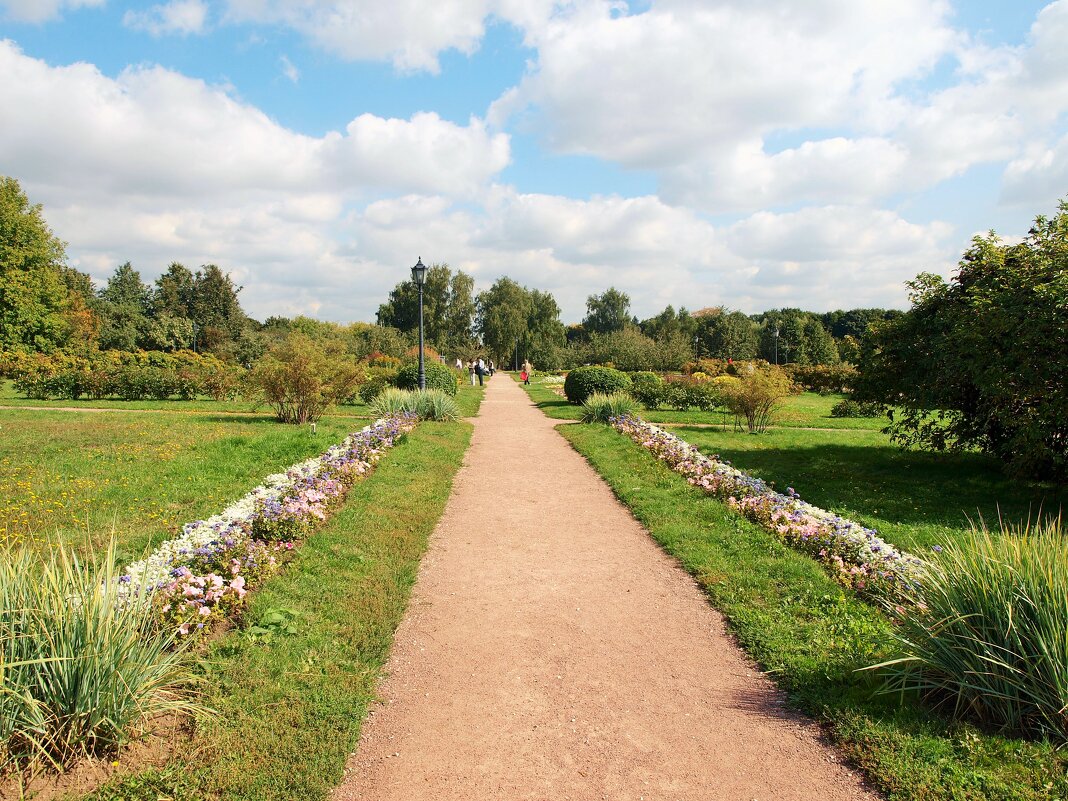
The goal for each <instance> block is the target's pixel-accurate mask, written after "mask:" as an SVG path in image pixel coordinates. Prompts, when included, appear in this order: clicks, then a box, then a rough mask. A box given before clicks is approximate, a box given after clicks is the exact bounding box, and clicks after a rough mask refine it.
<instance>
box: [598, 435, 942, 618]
mask: <svg viewBox="0 0 1068 801" xmlns="http://www.w3.org/2000/svg"><path fill="white" fill-rule="evenodd" d="M610 425H611V426H612V427H613V428H615V429H616V430H617V431H619V432H620V433H622V434H624V435H625V436H627V437H629V438H630V439H631V440H633V441H634V442H636V443H637V444H639V445H641V446H642V447H643V448H645V449H646V450H647V451H649V452H650V453H652V454H653V455H654V456H655V457H656V458H657V459H659V460H660V461H662V462H664V463H665V464H667V465H668V466H669V467H670V468H671V469H672V470H674V471H675V472H677V473H681V474H682V475H684V476H685V477H686V480H687V481H688V482H689V483H690V484H692V485H693V486H695V487H699V488H701V489H703V490H704V491H705V492H707V493H708V494H710V495H713V496H715V497H717V498H719V499H720V500H722V501H724V502H725V503H726V504H727V505H728V506H729V507H730V508H731V509H733V510H734V511H735V512H738V513H739V514H741V515H743V516H744V517H747V518H749V519H750V520H752V521H754V522H756V523H758V524H759V525H761V526H762V527H764V528H765V529H767V530H769V531H771V532H772V533H774V534H776V535H778V536H779V537H780V538H781V539H782V540H783V541H784V542H785V543H787V544H788V545H790V546H792V547H794V548H796V549H798V550H800V551H803V552H805V553H807V554H809V555H811V556H814V557H815V558H816V559H818V560H819V561H820V562H821V563H822V564H823V565H824V566H825V567H826V568H827V569H828V571H829V572H830V573H831V575H832V576H833V577H834V578H835V579H836V580H837V581H838V582H839V583H841V584H843V585H845V586H847V587H850V588H852V589H854V590H855V591H857V592H858V593H860V594H861V595H864V596H867V597H870V598H871V599H873V600H876V601H879V602H884V603H890V604H895V605H896V604H898V603H900V602H901V601H902V600H904V598H905V597H906V596H905V593H906V591H908V590H910V589H914V588H915V587H916V586H917V584H918V582H919V580H920V578H921V576H922V574H923V570H922V568H923V564H924V563H923V562H922V561H921V560H920V559H918V558H916V557H915V556H913V555H912V554H909V553H907V552H905V551H900V550H898V549H897V548H895V547H894V546H892V545H890V544H889V543H887V542H885V541H884V540H882V539H880V538H879V535H878V534H877V532H875V531H874V530H873V529H870V528H865V527H864V526H862V525H860V524H859V523H855V522H853V521H852V520H847V519H846V518H843V517H840V516H839V515H836V514H834V513H833V512H828V511H827V510H825V509H820V508H819V507H817V506H813V505H812V504H810V503H806V502H805V501H803V500H801V498H800V497H798V495H797V493H796V492H795V491H794V489H793V487H788V488H787V490H786V493H785V494H784V493H781V492H778V491H776V490H775V489H773V488H772V487H771V486H770V485H768V483H767V482H765V481H763V480H762V479H759V478H755V477H753V476H750V475H748V474H747V473H744V472H743V471H741V470H738V469H737V468H735V467H733V466H731V464H730V463H729V462H725V461H721V460H719V459H718V458H715V457H713V458H710V457H708V456H705V455H704V454H702V453H701V452H700V451H698V450H697V448H695V447H694V446H693V445H691V444H689V443H688V442H685V441H684V440H682V439H680V438H679V437H677V436H675V435H674V434H670V433H668V432H667V431H664V430H663V429H662V428H659V427H657V426H655V425H652V424H651V423H647V422H646V421H644V420H642V419H641V418H638V417H633V416H630V415H624V416H621V417H613V418H612V419H611V420H610Z"/></svg>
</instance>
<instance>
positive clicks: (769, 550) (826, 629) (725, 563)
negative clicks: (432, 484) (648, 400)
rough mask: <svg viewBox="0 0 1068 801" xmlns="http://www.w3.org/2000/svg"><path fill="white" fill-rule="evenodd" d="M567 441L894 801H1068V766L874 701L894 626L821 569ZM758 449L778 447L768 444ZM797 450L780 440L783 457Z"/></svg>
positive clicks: (1015, 743)
mask: <svg viewBox="0 0 1068 801" xmlns="http://www.w3.org/2000/svg"><path fill="white" fill-rule="evenodd" d="M532 394H534V393H532ZM560 430H561V433H562V434H563V435H564V436H565V437H566V438H567V439H568V440H570V441H571V443H572V445H573V446H574V447H575V448H576V449H577V450H578V451H579V452H580V453H581V454H583V456H585V457H586V458H587V459H588V460H589V461H590V463H591V464H592V465H593V467H594V468H595V469H596V470H597V471H598V472H599V473H600V474H601V475H602V476H604V477H605V479H606V480H607V481H608V483H609V484H610V485H611V486H612V488H613V490H614V491H615V493H616V495H617V496H618V497H619V498H620V499H621V500H622V501H623V502H624V503H626V504H627V505H628V506H629V507H630V508H631V509H632V510H633V512H634V514H635V516H636V517H637V518H638V520H640V521H641V522H642V523H643V524H644V525H645V526H646V527H647V528H648V529H649V531H650V532H651V533H652V535H653V537H654V538H656V540H657V541H658V542H659V543H660V544H661V545H662V546H663V547H664V548H665V550H667V551H668V552H669V553H671V554H672V555H674V556H675V557H676V558H677V559H678V560H679V561H680V563H681V564H682V565H683V566H684V567H685V568H686V569H687V570H688V571H689V572H690V573H691V574H692V575H693V576H694V577H695V578H696V580H697V581H698V582H699V583H700V585H701V586H702V587H703V588H704V590H705V591H706V592H707V593H708V595H709V597H710V599H711V601H712V603H713V605H714V606H716V608H718V609H719V610H721V611H722V612H723V613H724V614H725V615H726V617H727V619H728V621H729V623H730V625H731V627H732V629H733V630H734V632H735V633H736V635H737V637H738V640H739V642H740V644H741V645H742V647H744V648H745V649H746V651H748V653H749V654H750V655H751V656H752V657H753V658H754V659H756V660H757V661H758V662H759V663H760V664H761V665H762V666H763V667H764V668H765V669H766V670H768V671H769V672H770V674H771V675H772V676H773V677H774V678H775V680H776V681H777V682H779V684H780V685H781V686H782V687H783V688H784V689H785V690H786V691H787V692H788V693H789V696H790V698H791V701H792V703H793V704H794V705H795V706H797V707H798V708H799V709H802V710H804V711H805V712H807V713H808V714H810V715H813V716H814V717H815V718H816V719H818V720H820V721H821V722H822V723H823V724H824V726H825V727H826V729H827V731H828V732H829V733H830V735H831V737H832V738H833V739H834V740H835V741H836V742H837V743H838V745H839V746H840V747H841V748H842V749H843V750H844V751H845V753H846V754H847V755H848V756H849V757H850V758H851V759H852V760H853V761H854V762H855V763H856V764H857V765H858V766H859V767H860V768H861V769H862V770H863V771H864V772H865V774H866V775H867V776H868V778H869V779H870V781H871V782H872V783H873V784H874V785H875V786H877V787H878V788H879V789H880V790H882V791H883V792H884V793H886V794H887V796H888V797H889V798H890V799H891V800H892V801H935V800H936V799H937V800H938V801H950V800H952V801H1010V799H1011V800H1012V801H1039V800H1040V799H1042V800H1043V801H1053V799H1062V800H1063V799H1068V754H1066V753H1063V752H1060V753H1058V752H1057V751H1056V750H1055V749H1054V748H1053V747H1052V746H1050V745H1048V744H1046V743H1042V742H1032V741H1028V740H1022V739H1016V738H1012V737H1003V736H999V735H997V734H994V733H987V732H982V731H979V730H977V729H976V728H974V727H972V726H968V725H964V724H954V723H951V722H949V721H947V720H945V719H943V718H941V717H940V716H939V715H938V714H937V713H935V712H933V711H931V710H929V709H925V708H924V707H923V706H921V705H920V704H919V703H917V701H916V699H914V698H906V699H903V700H904V702H903V703H899V702H898V699H897V698H896V697H894V698H888V697H885V696H880V695H877V694H876V692H875V690H876V685H875V684H874V682H873V679H872V677H871V675H870V674H868V673H857V672H855V671H856V670H857V669H858V668H862V667H865V666H867V665H871V664H874V663H876V662H878V661H880V660H881V659H883V658H884V657H886V656H887V655H889V653H890V651H889V648H890V645H889V632H890V623H889V620H888V619H887V618H886V617H885V616H884V615H883V614H882V613H881V612H880V611H878V610H877V609H875V608H874V607H871V606H869V605H867V604H865V603H863V602H861V601H860V600H858V599H857V598H856V597H855V596H854V595H853V594H852V593H847V592H844V591H843V590H842V589H841V588H840V587H839V586H838V585H837V584H835V583H834V582H833V581H832V580H831V579H830V578H829V577H828V576H827V574H826V573H824V571H823V570H822V568H821V567H820V566H819V565H818V564H817V563H816V562H815V561H813V560H811V559H809V558H808V557H806V556H804V555H802V554H799V553H796V552H794V551H792V550H789V549H788V548H786V547H785V546H784V545H783V544H782V543H781V542H780V541H779V540H778V539H777V538H776V537H774V536H773V535H771V534H769V533H768V532H766V531H764V530H763V529H761V528H759V527H757V526H755V525H753V524H751V523H749V522H748V521H746V520H744V519H743V518H741V517H739V516H738V515H735V514H734V513H732V512H731V511H730V510H729V509H727V507H726V506H724V505H723V504H721V503H719V502H717V501H715V500H713V499H711V498H709V497H708V496H707V495H705V494H704V493H703V492H700V491H698V490H696V489H694V488H692V487H690V486H689V485H688V484H687V483H686V482H685V480H684V479H683V478H682V477H680V476H678V475H677V474H675V473H673V472H671V471H670V470H669V469H668V468H666V467H665V466H664V465H662V464H660V463H659V462H657V461H656V460H655V459H654V458H653V457H652V456H650V455H649V454H648V453H646V452H645V451H644V450H642V449H641V448H640V447H639V446H637V445H636V444H634V443H632V442H631V441H629V440H627V439H625V438H624V437H622V436H621V435H619V434H617V433H616V432H615V431H613V430H611V429H609V428H608V427H606V426H593V425H578V426H563V427H562V428H561V429H560ZM686 433H687V436H689V435H690V434H691V433H692V432H686ZM701 433H702V435H703V434H704V433H705V432H704V431H702V432H701ZM781 433H782V435H783V437H786V436H787V435H790V436H794V437H798V436H800V435H801V433H802V432H781ZM807 433H811V432H807ZM746 436H748V435H743V436H742V437H741V439H743V441H744V440H745V437H746ZM832 436H834V437H837V438H838V439H839V440H842V441H846V442H851V441H852V440H851V439H847V437H849V438H853V437H857V436H865V437H866V436H868V435H867V434H863V432H861V433H860V434H854V433H848V434H847V433H846V432H842V433H839V434H835V435H832ZM752 439H753V440H757V441H769V442H770V441H771V440H770V435H769V436H768V437H765V438H756V437H754V438H752ZM789 441H790V440H787V439H780V440H779V442H780V443H781V446H782V447H783V448H789V447H790V446H789V445H788V444H787V443H788V442H789ZM793 441H794V442H797V440H793ZM801 441H802V442H804V441H807V440H805V439H804V438H803V437H802V439H801ZM846 447H850V446H848V445H847V446H846ZM721 451H722V449H721ZM786 453H789V451H788V450H787V451H786ZM800 458H801V459H802V460H803V458H804V456H803V455H802V457H800ZM869 458H870V459H871V460H872V461H873V463H874V462H875V461H877V458H876V457H874V456H871V457H869ZM988 467H989V466H988ZM952 474H953V471H952V470H949V471H947V473H946V475H952ZM815 478H816V476H815V475H813V479H815ZM791 480H793V479H791ZM984 480H992V479H989V477H988V479H984ZM798 489H799V491H801V493H802V496H803V497H806V498H809V495H810V494H811V493H809V494H806V493H805V491H804V489H802V488H801V487H799V488H798ZM893 491H894V490H893V489H888V490H887V492H888V493H892V492H893ZM942 491H943V492H945V488H943V489H942ZM932 492H934V491H932ZM810 499H811V500H813V501H815V502H818V499H817V498H814V497H813V498H810ZM956 503H957V502H956V501H955V500H954V501H950V502H949V503H948V504H947V503H946V502H943V503H942V504H939V506H938V508H939V509H940V510H943V511H944V510H945V509H946V508H947V507H953V506H955V505H956ZM918 505H919V504H917V506H918ZM878 508H880V509H882V507H878ZM917 536H918V535H917Z"/></svg>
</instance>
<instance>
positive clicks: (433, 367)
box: [396, 361, 460, 395]
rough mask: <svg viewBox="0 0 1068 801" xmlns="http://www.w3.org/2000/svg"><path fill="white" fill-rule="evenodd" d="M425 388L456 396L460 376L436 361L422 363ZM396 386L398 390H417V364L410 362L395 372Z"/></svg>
mask: <svg viewBox="0 0 1068 801" xmlns="http://www.w3.org/2000/svg"><path fill="white" fill-rule="evenodd" d="M424 372H425V373H426V388H427V389H440V390H441V391H442V392H445V393H446V394H448V395H456V386H457V382H458V381H459V376H460V374H459V373H457V372H456V370H454V369H453V368H451V367H449V366H448V365H445V364H442V363H441V362H437V361H433V362H432V361H427V362H424ZM396 384H397V386H398V387H399V388H400V389H419V364H418V363H417V362H411V363H410V364H406V365H404V367H402V368H401V369H400V370H399V371H398V372H397V381H396Z"/></svg>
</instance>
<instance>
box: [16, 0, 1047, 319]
mask: <svg viewBox="0 0 1068 801" xmlns="http://www.w3.org/2000/svg"><path fill="white" fill-rule="evenodd" d="M1066 42H1068V0H1058V1H1057V2H1052V3H1045V2H1029V1H1028V0H1013V1H1012V2H1009V1H1008V0H860V1H859V2H858V0H805V2H797V0H639V1H636V2H631V3H628V2H619V1H618V0H609V1H606V0H573V1H569V0H559V1H557V0H433V2H430V1H429V0H391V1H390V2H382V0H163V1H162V2H158V3H153V2H122V1H120V0H0V174H2V175H8V176H11V177H14V178H16V179H18V180H19V182H20V183H21V185H22V187H23V189H24V190H25V191H26V193H27V194H28V195H29V197H30V199H31V201H32V202H34V203H41V204H43V207H44V214H45V218H46V219H47V221H48V223H49V225H50V226H51V227H52V229H53V230H54V231H55V232H56V234H57V235H59V236H60V238H62V239H63V240H65V241H66V242H67V243H68V247H67V254H68V258H69V262H70V264H72V265H73V266H75V267H77V268H78V269H80V270H83V271H85V272H87V273H89V274H90V275H91V276H92V277H93V279H94V280H95V281H96V282H97V283H98V284H102V283H103V282H104V281H106V279H107V277H108V276H109V275H110V274H111V273H112V272H113V271H114V269H115V267H117V266H118V265H119V264H122V263H123V262H125V261H130V262H131V263H132V264H133V265H134V267H135V268H137V269H138V270H139V271H140V273H141V275H142V277H143V278H144V279H145V280H147V281H151V280H154V279H155V278H156V277H157V276H158V275H160V274H161V273H162V272H163V271H164V270H165V269H166V268H167V266H168V265H169V264H170V263H171V262H174V261H178V262H181V263H183V264H185V265H186V266H187V267H190V268H192V269H196V268H197V267H199V266H200V265H202V264H207V263H213V264H217V265H219V266H220V267H221V268H222V269H223V270H224V271H226V272H228V273H230V275H231V276H232V277H233V279H234V281H235V283H237V284H239V285H241V286H243V287H244V289H243V290H242V292H241V295H240V299H241V301H242V305H243V306H244V308H245V310H246V312H247V313H249V314H250V315H251V316H253V317H255V318H257V319H260V320H262V319H265V318H266V317H268V316H271V315H284V316H295V315H298V314H305V315H309V316H312V317H317V318H319V319H324V320H334V321H338V322H351V321H356V320H364V321H372V322H373V321H374V314H375V311H376V310H377V308H378V305H379V304H380V303H382V302H383V301H384V300H385V299H386V297H387V295H388V293H389V291H390V289H392V287H393V286H394V285H395V284H396V283H397V282H399V281H401V280H404V279H406V278H407V277H409V275H410V271H409V268H410V267H411V265H413V264H414V263H415V261H416V260H417V259H418V258H422V260H423V261H424V262H425V263H427V264H433V263H447V264H449V265H450V266H451V267H452V268H453V269H461V270H464V271H465V272H467V273H470V274H471V275H473V276H474V278H475V281H476V287H477V288H478V289H485V288H487V287H489V286H490V284H492V283H493V281H495V280H496V279H497V278H499V277H500V276H504V275H507V276H509V277H511V278H513V279H515V280H517V281H519V282H520V283H522V284H524V285H526V286H529V287H531V288H537V289H541V290H548V291H550V292H552V293H553V295H554V296H555V297H556V299H557V302H558V303H559V305H560V307H561V309H562V312H563V314H562V316H563V319H564V321H565V322H577V321H579V320H580V319H581V318H582V317H583V316H584V313H585V304H586V298H587V297H588V296H589V295H591V294H594V293H600V292H602V291H604V290H605V289H606V288H608V287H609V286H615V287H616V288H618V289H621V290H623V291H624V292H626V293H627V294H629V296H630V298H631V308H632V311H633V313H634V314H635V315H636V316H637V317H639V318H645V317H649V316H652V315H654V314H656V313H658V312H659V311H660V310H662V309H663V308H664V307H665V306H667V305H668V304H671V305H673V306H675V307H676V308H678V307H680V306H684V307H686V308H689V309H691V310H694V309H699V308H703V307H707V306H718V305H725V306H727V307H729V308H731V309H740V310H742V311H744V312H747V313H755V312H759V311H763V310H765V309H770V308H779V307H784V306H791V307H801V308H805V309H810V310H813V311H826V310H832V309H837V308H854V307H869V306H876V307H889V308H907V307H908V289H907V287H906V284H905V282H907V281H909V280H910V279H912V278H914V277H915V276H916V275H917V274H918V273H920V272H935V273H940V274H942V275H944V276H947V277H948V276H950V275H951V274H952V272H953V270H954V268H955V266H956V264H957V262H958V261H959V259H960V257H961V254H962V253H963V251H964V250H965V249H966V248H967V247H968V245H969V243H970V241H971V239H972V237H973V236H975V235H976V234H981V233H985V232H986V231H989V230H992V229H993V230H996V231H997V232H998V234H999V235H1001V236H1003V237H1004V238H1005V239H1007V240H1009V241H1012V240H1015V239H1019V238H1020V237H1022V236H1024V235H1025V234H1026V233H1027V229H1028V228H1029V227H1030V223H1031V221H1032V220H1033V219H1034V217H1035V216H1036V215H1038V214H1052V213H1054V212H1056V210H1057V203H1058V201H1059V200H1061V199H1064V198H1065V197H1068V46H1066V45H1065V43H1066Z"/></svg>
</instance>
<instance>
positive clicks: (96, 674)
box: [0, 543, 204, 772]
mask: <svg viewBox="0 0 1068 801" xmlns="http://www.w3.org/2000/svg"><path fill="white" fill-rule="evenodd" d="M114 550H115V549H114V543H112V545H111V546H110V547H109V548H108V551H107V553H106V554H105V555H104V556H102V558H101V559H100V560H99V562H98V564H96V565H91V564H83V563H81V562H79V561H78V560H77V558H76V557H75V556H73V555H72V554H71V553H70V552H69V551H67V550H65V549H58V550H54V551H52V552H51V554H50V555H49V556H46V557H45V559H44V561H43V562H42V561H41V556H40V554H39V553H38V552H35V551H30V550H29V549H20V550H17V551H11V550H4V549H0V772H2V771H3V770H5V769H9V768H12V767H21V768H30V769H33V768H36V767H38V766H42V765H46V764H47V765H50V766H52V767H54V768H57V769H62V768H64V767H66V766H68V765H70V764H71V763H72V762H73V761H74V760H76V759H77V758H78V757H80V756H82V755H86V754H106V753H110V752H113V751H114V750H115V749H116V748H117V747H118V746H120V745H121V744H122V743H123V742H124V741H125V740H126V739H127V738H128V737H129V736H130V734H131V733H132V731H133V729H134V728H135V727H136V726H137V725H138V724H139V723H142V722H143V721H145V720H147V719H149V718H152V717H154V716H156V715H159V714H162V713H166V712H176V711H178V712H181V711H184V712H192V711H204V710H202V708H201V707H200V706H199V705H198V704H197V703H196V701H195V700H193V699H192V697H191V696H190V694H189V688H190V687H191V685H192V683H193V677H192V674H191V673H190V671H189V670H188V668H187V667H186V663H185V659H184V655H183V653H182V652H181V651H180V650H176V649H174V647H173V646H174V645H175V643H174V642H173V639H172V635H170V634H164V633H161V632H159V631H158V630H157V629H156V628H155V626H154V622H153V615H152V611H151V608H150V607H149V605H147V604H138V603H134V604H125V605H123V604H121V603H120V601H119V596H118V593H117V590H116V588H117V585H116V581H115V579H116V574H115V572H114V568H113V567H112V565H113V564H114V561H115V559H114V557H115V552H114Z"/></svg>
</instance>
